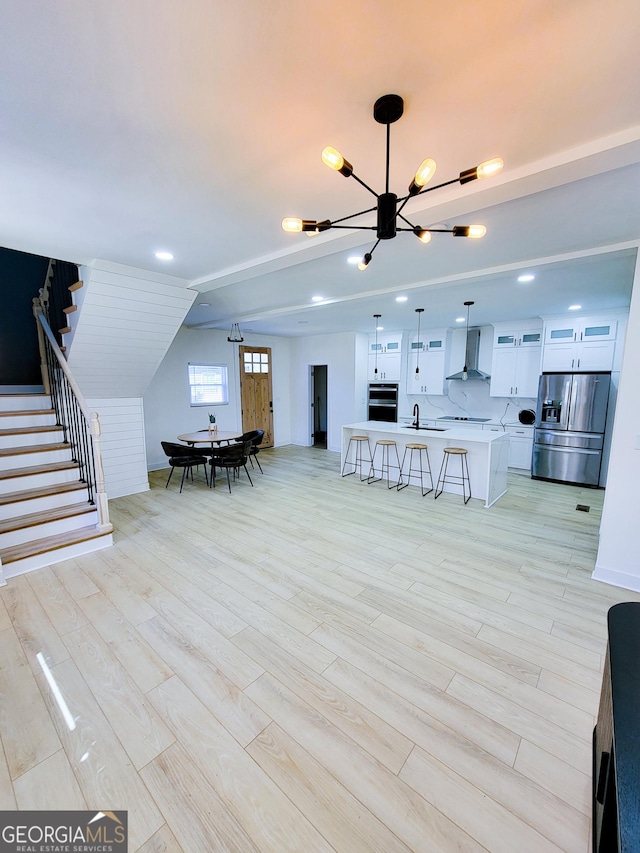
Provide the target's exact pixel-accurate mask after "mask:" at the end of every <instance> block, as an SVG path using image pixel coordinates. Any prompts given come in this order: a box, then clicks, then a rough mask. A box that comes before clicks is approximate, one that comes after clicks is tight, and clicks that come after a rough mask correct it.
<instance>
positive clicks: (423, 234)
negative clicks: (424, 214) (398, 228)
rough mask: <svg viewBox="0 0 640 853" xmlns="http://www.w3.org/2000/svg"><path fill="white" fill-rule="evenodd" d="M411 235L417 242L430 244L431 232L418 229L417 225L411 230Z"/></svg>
mask: <svg viewBox="0 0 640 853" xmlns="http://www.w3.org/2000/svg"><path fill="white" fill-rule="evenodd" d="M413 233H414V234H415V235H416V237H417V238H418V240H420V242H421V243H430V242H431V231H428V230H427V229H426V228H420V226H419V225H416V227H415V228H414V229H413Z"/></svg>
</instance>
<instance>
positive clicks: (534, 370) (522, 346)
mask: <svg viewBox="0 0 640 853" xmlns="http://www.w3.org/2000/svg"><path fill="white" fill-rule="evenodd" d="M541 358H542V326H540V327H539V328H535V327H533V326H532V325H530V324H529V325H527V326H526V327H519V326H518V325H517V324H508V325H507V324H500V325H495V326H494V338H493V358H492V361H491V381H490V385H489V395H490V396H491V397H536V396H537V394H538V377H539V376H540V363H541Z"/></svg>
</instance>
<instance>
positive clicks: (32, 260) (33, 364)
mask: <svg viewBox="0 0 640 853" xmlns="http://www.w3.org/2000/svg"><path fill="white" fill-rule="evenodd" d="M48 264H49V259H48V258H42V257H40V256H39V255H28V254H26V253H24V252H15V251H14V250H13V249H3V248H0V385H41V384H42V375H41V373H40V355H39V353H38V335H37V330H36V322H35V320H34V318H33V311H32V300H33V298H34V296H37V295H38V291H39V290H40V288H41V287H42V286H43V285H44V278H45V276H46V274H47V267H48Z"/></svg>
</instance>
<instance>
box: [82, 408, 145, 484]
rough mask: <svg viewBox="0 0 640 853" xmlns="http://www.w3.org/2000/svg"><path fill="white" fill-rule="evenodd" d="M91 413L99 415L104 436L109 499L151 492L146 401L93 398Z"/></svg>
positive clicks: (104, 466)
mask: <svg viewBox="0 0 640 853" xmlns="http://www.w3.org/2000/svg"><path fill="white" fill-rule="evenodd" d="M87 406H88V407H89V411H90V412H98V414H99V416H100V426H101V429H102V434H101V436H100V447H101V449H102V465H103V468H104V479H105V486H106V489H107V497H108V498H119V497H122V495H133V494H135V493H136V492H146V491H147V490H148V489H149V480H148V477H147V459H146V452H145V441H144V422H143V420H144V419H143V411H142V399H141V398H140V397H129V398H125V397H110V398H108V399H95V398H93V399H89V400H87Z"/></svg>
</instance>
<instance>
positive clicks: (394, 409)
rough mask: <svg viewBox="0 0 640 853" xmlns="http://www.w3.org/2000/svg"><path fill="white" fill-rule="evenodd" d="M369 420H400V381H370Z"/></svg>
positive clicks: (388, 421)
mask: <svg viewBox="0 0 640 853" xmlns="http://www.w3.org/2000/svg"><path fill="white" fill-rule="evenodd" d="M367 419H368V420H370V421H386V422H387V423H394V424H395V423H397V422H398V383H397V382H395V383H394V382H371V383H369V406H368V418H367Z"/></svg>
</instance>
